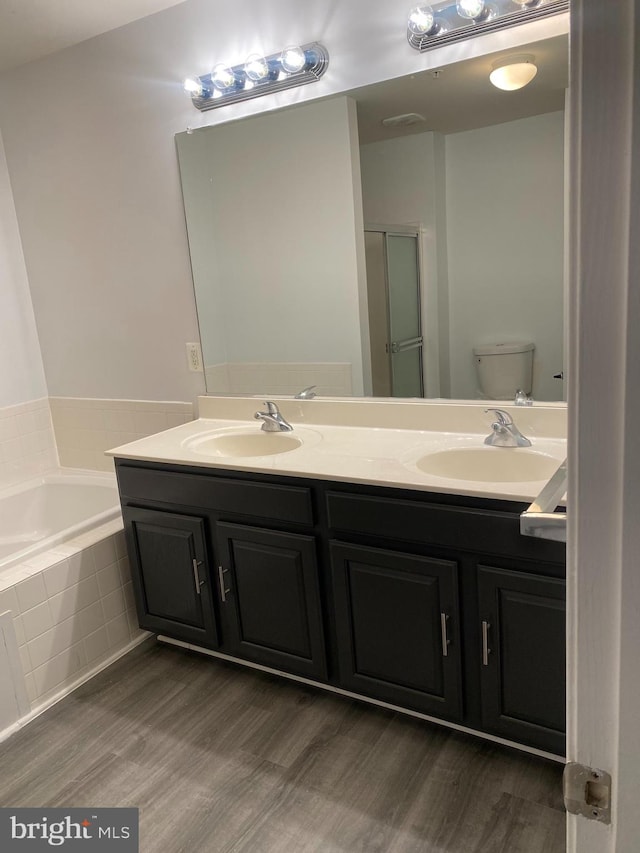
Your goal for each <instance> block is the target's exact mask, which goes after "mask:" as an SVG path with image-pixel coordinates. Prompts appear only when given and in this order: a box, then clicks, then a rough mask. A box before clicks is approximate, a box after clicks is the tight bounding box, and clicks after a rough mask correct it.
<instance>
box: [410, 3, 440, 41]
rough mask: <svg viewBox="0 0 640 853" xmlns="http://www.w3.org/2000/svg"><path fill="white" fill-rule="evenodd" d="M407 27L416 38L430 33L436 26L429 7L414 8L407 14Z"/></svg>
mask: <svg viewBox="0 0 640 853" xmlns="http://www.w3.org/2000/svg"><path fill="white" fill-rule="evenodd" d="M407 26H408V27H409V30H410V31H411V32H412V33H415V35H417V36H424V35H426V34H427V33H430V32H431V31H432V30H433V29H434V28H435V26H436V19H435V16H434V14H433V9H432V8H431V6H416V7H415V9H412V10H411V11H410V12H409V20H408V21H407Z"/></svg>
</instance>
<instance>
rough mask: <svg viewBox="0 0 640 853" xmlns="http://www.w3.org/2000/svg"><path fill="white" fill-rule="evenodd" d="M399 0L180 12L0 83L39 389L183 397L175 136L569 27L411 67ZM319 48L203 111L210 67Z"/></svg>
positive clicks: (291, 1) (555, 23) (184, 274)
mask: <svg viewBox="0 0 640 853" xmlns="http://www.w3.org/2000/svg"><path fill="white" fill-rule="evenodd" d="M406 14H407V9H406V7H405V6H403V5H401V6H398V3H397V0H350V2H349V3H336V2H335V0H317V1H316V2H315V3H313V4H309V3H305V4H301V3H300V2H299V0H278V2H277V3H275V2H264V0H246V2H244V3H242V4H234V5H232V6H229V4H228V3H215V2H212V0H187V2H185V3H182V4H180V5H179V6H176V7H174V8H172V9H168V10H166V11H164V12H160V13H159V14H157V15H153V16H151V17H148V18H145V19H143V20H141V21H137V22H134V23H132V24H128V25H127V26H125V27H122V28H121V29H119V30H115V31H113V32H111V33H106V34H104V35H102V36H98V37H97V38H95V39H92V40H90V41H87V42H85V43H83V44H81V45H77V46H75V47H72V48H69V49H67V50H65V51H61V52H60V53H58V54H55V55H53V56H51V57H48V58H45V59H43V60H41V61H39V62H36V63H31V64H29V65H27V66H24V67H22V68H20V69H16V70H15V71H12V72H8V73H6V74H5V75H3V77H2V78H1V79H0V129H1V130H2V133H3V136H4V139H5V145H6V151H7V160H8V163H9V169H10V173H11V180H12V185H13V191H14V198H15V204H16V210H17V213H18V219H19V223H20V231H21V235H22V242H23V246H24V251H25V257H26V261H27V270H28V274H29V282H30V285H31V290H32V298H33V303H34V309H35V312H36V316H37V318H38V324H39V325H38V328H39V334H40V343H41V347H42V353H43V358H44V362H45V365H46V372H47V381H48V384H49V391H50V393H51V394H52V395H54V396H91V397H132V398H143V399H144V398H146V399H191V398H192V397H193V396H194V395H195V394H197V393H200V392H202V391H203V390H204V382H203V379H202V375H201V374H193V373H189V372H188V371H187V362H186V357H185V351H184V343H185V341H190V340H194V339H197V322H196V313H195V304H194V299H193V292H192V285H191V276H190V269H189V259H188V249H187V239H186V233H185V227H184V215H183V211H182V200H181V193H180V183H179V177H178V168H177V163H176V154H175V147H174V139H173V137H174V134H175V133H177V132H179V131H184V130H185V129H186V128H187V126H188V125H193V126H196V127H197V126H200V125H206V124H213V123H219V122H224V121H229V120H231V119H234V118H238V117H240V116H243V115H250V114H255V113H257V112H262V111H265V110H268V109H273V108H275V107H277V106H283V105H287V104H293V103H298V102H301V101H304V100H309V99H314V98H318V97H322V96H325V95H328V94H334V93H337V92H341V91H344V90H346V89H350V88H354V87H356V86H361V85H366V84H369V83H373V82H377V81H378V80H382V79H388V78H391V77H396V76H402V75H405V74H409V73H411V72H413V71H416V70H420V69H424V68H429V67H440V66H442V65H444V64H446V63H447V62H451V61H455V60H458V59H464V58H468V57H470V56H474V55H482V54H483V53H487V52H490V51H491V50H497V49H501V48H510V47H515V46H517V45H519V44H523V43H525V42H527V41H531V40H535V39H536V38H546V37H549V36H552V35H557V34H559V33H562V32H566V29H567V16H559V17H554V18H551V19H548V20H545V21H540V22H537V23H534V24H528V25H527V26H523V27H517V28H513V29H512V30H508V31H506V32H504V33H501V34H499V35H496V36H495V37H487V38H484V39H474V40H472V41H470V42H469V43H467V44H462V45H453V46H451V47H447V48H441V49H439V50H436V51H433V52H430V53H427V54H425V55H420V54H419V53H418V52H417V51H414V50H412V49H411V48H410V47H408V45H407V42H406V38H405V27H406ZM312 39H320V40H322V41H324V42H325V43H326V45H327V46H328V48H329V51H330V53H331V64H330V66H329V70H328V71H327V73H326V74H325V76H324V77H323V78H322V80H320V81H319V82H317V83H313V84H312V85H310V86H304V87H301V88H300V89H297V90H293V91H291V92H285V93H282V94H279V95H275V96H268V97H265V98H262V99H256V100H255V101H250V102H248V103H247V104H245V105H238V106H233V107H227V108H224V109H220V110H214V111H212V112H209V113H204V114H200V113H198V112H197V111H196V110H195V109H194V108H193V107H192V105H191V103H190V101H189V100H188V99H187V98H186V97H185V95H184V93H183V92H182V88H181V85H180V81H181V80H182V79H183V78H184V77H185V76H186V75H188V74H193V73H204V72H205V71H207V70H209V68H210V67H211V65H212V63H213V62H214V60H218V59H220V60H224V61H229V62H236V61H241V60H242V59H244V57H246V56H247V55H248V54H249V53H250V52H252V51H253V50H260V51H263V52H265V53H272V52H275V51H276V50H278V49H279V48H280V47H282V46H283V45H285V44H287V43H292V42H293V43H295V42H304V41H309V40H312Z"/></svg>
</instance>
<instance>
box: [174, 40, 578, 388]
mask: <svg viewBox="0 0 640 853" xmlns="http://www.w3.org/2000/svg"><path fill="white" fill-rule="evenodd" d="M521 52H522V53H530V54H533V55H534V56H535V63H536V65H537V67H538V74H537V76H536V77H535V79H534V80H533V82H532V83H530V84H529V85H528V86H527V87H525V88H524V89H521V90H519V91H514V92H504V91H500V90H498V89H496V88H494V87H493V86H492V85H491V84H490V82H489V79H488V73H489V70H490V69H491V64H492V62H494V61H495V60H496V58H498V57H500V56H501V54H494V55H492V56H485V57H481V58H475V59H471V60H467V61H463V62H459V63H456V64H454V65H448V66H446V67H444V68H443V69H441V70H440V71H439V72H434V71H425V72H420V73H416V74H414V75H412V76H410V77H407V78H402V79H396V80H390V81H387V82H383V83H380V84H376V85H372V86H368V87H366V88H362V89H358V90H354V91H350V92H345V93H344V95H341V96H339V97H332V98H327V99H322V100H317V101H311V102H307V103H305V104H303V105H300V106H295V107H289V108H286V109H283V110H280V111H276V112H269V113H263V114H259V115H257V116H254V117H251V118H246V119H242V120H239V121H234V122H230V123H228V124H220V125H215V126H212V127H207V128H202V129H200V130H197V131H193V132H188V133H181V134H178V136H177V137H176V140H177V148H178V157H179V163H180V174H181V180H182V187H183V194H184V203H185V211H186V220H187V229H188V235H189V245H190V252H191V262H192V269H193V277H194V287H195V294H196V302H197V310H198V320H199V324H200V334H201V340H202V349H203V359H204V363H205V373H206V382H207V391H208V393H212V394H226V393H230V394H264V395H267V394H271V395H281V394H294V393H296V392H298V391H300V390H301V389H302V388H304V387H305V386H309V385H316V386H317V392H318V394H321V395H330V396H339V395H347V396H357V395H362V394H364V395H374V396H395V397H398V396H400V397H420V396H425V397H449V398H456V399H473V398H478V397H481V396H482V392H481V390H480V387H479V383H478V379H477V372H476V364H475V356H474V349H476V348H478V347H482V346H486V345H492V344H515V343H532V344H534V346H535V349H534V359H533V364H534V370H533V387H532V393H533V396H534V398H535V399H537V400H548V401H552V400H561V399H563V397H564V394H563V383H562V380H561V379H558V378H555V377H556V376H557V375H558V374H561V373H562V371H563V337H564V335H563V330H564V281H565V240H566V223H565V172H566V155H565V149H566V146H565V96H566V89H567V85H568V45H567V38H566V37H565V36H560V37H555V38H552V39H548V40H546V41H541V42H536V43H535V44H532V45H527V46H525V47H523V48H520V49H519V50H518V53H521Z"/></svg>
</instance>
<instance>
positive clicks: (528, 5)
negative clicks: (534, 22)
mask: <svg viewBox="0 0 640 853" xmlns="http://www.w3.org/2000/svg"><path fill="white" fill-rule="evenodd" d="M513 2H514V3H516V4H517V5H518V6H522V8H523V9H533V8H534V7H535V6H539V5H540V0H513Z"/></svg>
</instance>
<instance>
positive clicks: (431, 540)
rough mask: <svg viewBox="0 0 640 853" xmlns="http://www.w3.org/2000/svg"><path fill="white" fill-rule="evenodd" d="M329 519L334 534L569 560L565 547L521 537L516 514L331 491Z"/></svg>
mask: <svg viewBox="0 0 640 853" xmlns="http://www.w3.org/2000/svg"><path fill="white" fill-rule="evenodd" d="M327 514H328V519H329V527H330V528H331V530H332V531H333V532H334V534H335V533H339V532H342V533H344V534H363V535H366V536H375V537H384V539H390V540H396V541H398V540H403V541H406V542H416V543H421V544H425V545H434V546H441V547H445V548H455V549H456V550H470V551H476V552H483V553H491V554H504V555H509V556H513V557H518V556H522V557H534V558H539V559H545V560H549V561H553V562H563V561H564V554H565V551H564V545H563V544H562V543H558V542H549V541H545V540H541V539H540V540H534V539H531V538H530V537H529V538H525V537H523V536H521V534H520V519H519V516H518V514H517V513H514V512H502V511H500V510H493V509H478V508H475V507H474V508H471V507H465V506H444V505H440V504H436V503H429V502H427V501H412V500H403V499H399V498H398V499H396V498H385V497H373V496H363V495H350V494H348V493H346V492H333V491H329V492H327Z"/></svg>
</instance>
